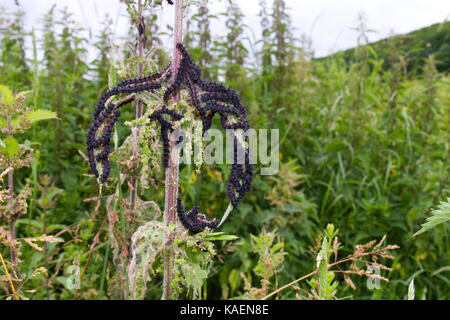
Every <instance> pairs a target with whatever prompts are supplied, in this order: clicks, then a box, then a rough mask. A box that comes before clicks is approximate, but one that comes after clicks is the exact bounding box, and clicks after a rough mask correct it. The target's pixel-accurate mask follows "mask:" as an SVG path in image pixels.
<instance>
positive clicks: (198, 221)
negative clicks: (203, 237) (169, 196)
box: [177, 198, 220, 233]
mask: <svg viewBox="0 0 450 320" xmlns="http://www.w3.org/2000/svg"><path fill="white" fill-rule="evenodd" d="M177 215H178V219H179V220H180V222H181V224H182V225H183V227H185V228H186V229H188V230H189V231H191V232H193V233H199V232H202V231H203V230H205V229H206V228H209V229H211V230H214V229H216V228H217V227H218V226H219V223H220V221H219V220H217V219H214V220H212V221H211V220H209V219H208V217H206V216H205V215H204V214H201V213H200V207H199V206H194V207H193V208H192V210H191V211H189V212H188V213H185V211H184V206H183V203H182V202H181V199H180V198H177Z"/></svg>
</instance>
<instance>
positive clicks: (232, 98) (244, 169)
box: [87, 1, 254, 232]
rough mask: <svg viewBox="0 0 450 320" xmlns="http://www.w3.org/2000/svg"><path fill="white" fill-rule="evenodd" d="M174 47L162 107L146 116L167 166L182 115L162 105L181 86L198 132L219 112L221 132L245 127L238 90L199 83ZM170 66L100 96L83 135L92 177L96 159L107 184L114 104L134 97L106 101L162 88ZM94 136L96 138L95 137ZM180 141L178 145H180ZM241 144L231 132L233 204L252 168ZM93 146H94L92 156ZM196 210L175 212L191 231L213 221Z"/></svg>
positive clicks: (186, 58)
mask: <svg viewBox="0 0 450 320" xmlns="http://www.w3.org/2000/svg"><path fill="white" fill-rule="evenodd" d="M169 3H170V1H169ZM176 47H177V50H178V52H179V54H180V56H181V60H180V64H179V68H178V72H177V75H176V77H175V79H173V82H172V83H171V84H170V85H168V86H167V87H166V89H165V91H164V95H163V101H164V106H163V107H162V108H161V109H158V110H156V111H154V112H153V114H151V116H150V119H152V120H156V121H158V122H159V124H160V126H161V137H162V141H163V151H164V152H163V166H164V167H166V168H167V166H168V162H169V149H170V148H169V140H168V139H169V133H172V132H173V131H174V127H173V124H172V122H171V121H174V120H175V121H179V120H181V119H182V118H183V115H181V114H178V113H177V112H175V111H174V110H170V109H168V108H167V105H168V103H169V101H170V99H172V98H173V97H174V96H175V95H176V94H177V93H178V92H179V91H180V90H182V89H184V90H187V91H188V94H189V98H190V100H191V103H192V105H193V106H194V108H195V110H196V113H197V115H198V116H200V118H201V120H202V123H203V132H206V131H207V130H209V129H210V128H211V126H212V121H213V118H214V116H215V114H219V116H220V124H221V126H222V128H223V129H225V130H227V129H229V130H237V129H241V130H243V132H244V134H245V132H247V130H249V128H250V126H249V123H248V120H247V118H246V109H245V106H244V105H243V104H242V103H241V102H240V100H239V97H238V95H237V93H236V92H235V91H234V90H233V89H230V88H228V87H226V86H224V85H222V84H219V83H215V82H210V81H203V80H202V79H201V73H202V72H201V69H200V68H199V67H198V66H197V65H195V63H194V61H193V60H192V58H191V57H190V56H189V54H188V52H187V50H186V49H185V47H184V46H183V44H181V43H178V44H177V45H176ZM171 69H172V67H171V64H169V65H168V66H167V67H166V68H165V69H164V70H163V71H162V72H160V73H156V74H154V75H151V76H148V77H144V78H140V79H127V80H124V81H122V82H120V83H119V84H118V85H117V86H116V87H114V88H112V89H111V90H109V91H107V92H106V93H105V94H104V95H103V96H102V97H101V99H100V101H99V103H98V104H97V107H96V109H95V111H94V122H93V124H92V126H91V128H90V129H89V132H88V134H87V151H88V158H89V164H90V167H91V171H92V172H93V173H94V174H95V175H96V176H97V177H99V172H98V170H97V163H100V164H101V166H102V169H103V170H102V174H101V177H100V181H101V182H102V183H105V182H106V180H107V179H108V176H109V174H110V170H111V168H110V163H109V160H108V157H109V154H110V140H111V135H112V129H113V127H114V124H115V123H116V122H117V120H118V118H119V116H120V111H119V108H120V107H122V106H123V105H125V104H128V103H130V102H132V101H134V100H135V97H134V95H130V96H128V97H126V98H124V99H122V100H119V101H118V102H117V103H111V102H110V103H108V101H109V100H110V99H111V98H113V97H114V96H116V95H119V94H134V93H139V92H143V91H152V90H158V89H161V88H162V87H163V84H165V83H167V82H168V81H169V80H171V79H172V72H171ZM97 136H99V137H98V138H97ZM181 139H182V138H180V140H179V141H177V143H180V142H181ZM246 142H247V138H246V139H244V141H239V140H238V138H237V137H236V136H235V137H234V155H233V156H234V161H233V165H232V168H231V172H230V176H229V180H228V186H227V194H228V198H229V199H230V201H231V204H232V205H233V207H236V206H237V205H238V204H239V202H240V201H241V199H242V198H243V197H244V195H245V194H246V193H247V192H248V191H249V190H250V187H251V184H252V179H253V173H254V172H253V171H254V170H253V165H252V164H251V161H250V153H249V149H248V147H244V144H246ZM96 149H98V150H99V153H98V154H97V155H95V150H96ZM238 153H240V154H244V161H243V163H238V161H237V158H238ZM181 208H182V205H181V203H180V208H179V209H181ZM183 210H184V208H183ZM198 211H199V210H198V209H196V207H194V209H192V211H191V212H190V213H189V214H187V215H185V214H180V213H179V214H178V216H179V218H180V221H181V222H182V223H183V225H184V226H185V227H186V228H188V229H189V230H191V231H194V232H195V230H200V231H201V230H202V228H203V229H204V228H205V226H208V227H214V224H215V223H216V222H214V221H212V222H211V221H209V220H207V219H204V218H203V217H204V216H203V215H199V213H198ZM179 212H181V211H179ZM216 226H217V225H216ZM197 232H199V231H197Z"/></svg>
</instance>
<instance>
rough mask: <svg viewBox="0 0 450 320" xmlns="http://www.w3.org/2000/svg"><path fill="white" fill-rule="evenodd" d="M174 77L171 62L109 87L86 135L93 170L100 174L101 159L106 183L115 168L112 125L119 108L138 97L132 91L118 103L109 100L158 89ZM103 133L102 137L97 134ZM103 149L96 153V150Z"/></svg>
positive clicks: (97, 107) (97, 174)
mask: <svg viewBox="0 0 450 320" xmlns="http://www.w3.org/2000/svg"><path fill="white" fill-rule="evenodd" d="M170 77H171V65H170V64H169V65H168V66H167V67H166V68H165V69H164V70H163V71H162V72H161V73H156V74H154V75H151V76H148V77H144V78H141V79H127V80H124V81H122V82H120V83H119V84H118V85H117V86H116V87H114V88H112V89H110V90H108V91H107V92H106V93H105V94H103V96H102V97H101V98H100V101H99V102H98V104H97V106H96V108H95V111H94V121H93V124H92V126H91V127H90V129H89V131H88V134H87V137H86V147H87V153H88V158H89V165H90V167H91V171H92V173H94V174H95V176H96V177H99V172H98V170H97V163H100V164H101V166H102V175H101V176H100V177H99V178H100V181H101V182H102V183H105V182H106V180H107V179H108V177H109V174H110V171H111V165H110V162H109V154H110V151H111V150H110V142H111V135H112V129H113V127H114V124H115V123H116V122H117V120H118V119H119V116H120V110H119V108H120V107H122V106H124V105H126V104H128V103H131V102H132V101H134V100H135V97H134V95H130V96H128V97H126V98H124V99H121V100H119V101H118V102H117V103H112V102H110V103H108V101H109V100H110V99H111V98H112V97H114V96H116V95H119V94H124V93H125V94H133V93H139V92H143V91H150V90H157V89H160V88H161V86H162V82H164V81H167V79H169V78H170ZM98 135H99V138H96V136H98ZM96 149H100V152H99V154H98V155H97V156H95V150H96Z"/></svg>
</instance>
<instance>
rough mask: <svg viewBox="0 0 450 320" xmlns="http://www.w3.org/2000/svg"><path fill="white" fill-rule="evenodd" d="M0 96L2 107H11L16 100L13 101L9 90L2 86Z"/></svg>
mask: <svg viewBox="0 0 450 320" xmlns="http://www.w3.org/2000/svg"><path fill="white" fill-rule="evenodd" d="M0 95H1V102H2V103H3V104H4V105H11V104H13V103H14V102H15V101H16V100H15V99H14V95H13V93H12V91H11V89H10V88H8V87H7V86H4V85H0Z"/></svg>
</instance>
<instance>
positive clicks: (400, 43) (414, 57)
mask: <svg viewBox="0 0 450 320" xmlns="http://www.w3.org/2000/svg"><path fill="white" fill-rule="evenodd" d="M449 42H450V22H448V21H444V22H442V23H436V24H433V25H431V26H429V27H425V28H422V29H419V30H416V31H412V32H409V33H407V34H404V35H396V36H392V37H390V38H388V39H383V40H380V41H377V42H374V43H371V44H370V45H367V47H371V48H373V49H372V50H374V52H376V53H377V56H378V57H379V58H380V59H382V60H384V61H386V62H387V63H386V64H385V65H384V68H386V69H388V68H390V67H391V66H392V65H391V63H390V62H389V58H390V57H391V56H392V54H393V53H394V52H393V51H392V43H395V46H396V51H398V52H399V53H400V54H402V55H403V56H404V59H405V60H406V61H408V64H409V68H408V71H409V72H410V73H422V72H423V67H424V65H425V60H426V59H427V58H428V57H429V56H430V55H433V56H435V58H436V60H437V69H438V70H439V72H448V71H449V70H450V59H449V56H450V54H449V53H450V46H449ZM353 51H354V49H348V50H345V51H342V52H339V53H336V54H333V55H332V56H330V58H333V57H342V58H344V59H345V60H346V62H351V61H352V60H353V61H354V56H353ZM325 59H327V58H325Z"/></svg>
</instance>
